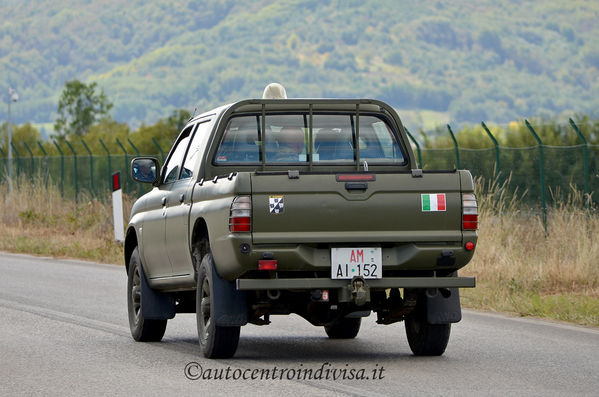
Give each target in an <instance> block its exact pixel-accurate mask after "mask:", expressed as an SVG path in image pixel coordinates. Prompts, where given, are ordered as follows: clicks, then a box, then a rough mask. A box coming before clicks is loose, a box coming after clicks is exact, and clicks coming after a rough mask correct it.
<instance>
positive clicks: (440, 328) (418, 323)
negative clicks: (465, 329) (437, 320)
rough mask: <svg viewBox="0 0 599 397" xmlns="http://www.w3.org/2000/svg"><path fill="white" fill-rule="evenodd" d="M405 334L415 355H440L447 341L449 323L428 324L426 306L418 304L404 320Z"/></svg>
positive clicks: (449, 328) (449, 329)
mask: <svg viewBox="0 0 599 397" xmlns="http://www.w3.org/2000/svg"><path fill="white" fill-rule="evenodd" d="M405 326H406V335H407V337H408V343H409V345H410V349H411V350H412V353H414V355H416V356H440V355H442V354H443V353H444V352H445V348H447V343H448V342H449V334H450V331H451V324H429V323H428V322H427V321H426V306H424V305H418V306H416V308H415V309H414V311H413V312H412V314H410V316H408V317H407V318H406V320H405Z"/></svg>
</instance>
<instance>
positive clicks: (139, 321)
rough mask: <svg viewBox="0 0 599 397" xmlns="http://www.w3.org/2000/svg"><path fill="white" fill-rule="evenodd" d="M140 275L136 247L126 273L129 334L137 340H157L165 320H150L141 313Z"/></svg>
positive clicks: (163, 329) (162, 332)
mask: <svg viewBox="0 0 599 397" xmlns="http://www.w3.org/2000/svg"><path fill="white" fill-rule="evenodd" d="M142 277H143V273H142V271H141V260H140V258H139V250H138V248H137V247H136V248H135V249H134V250H133V253H132V254H131V259H130V260H129V274H128V275H127V312H128V314H129V328H130V329H131V336H133V339H135V340H136V341H138V342H158V341H160V340H161V339H162V337H163V336H164V331H165V330H166V322H167V320H150V319H146V318H144V316H143V315H142V310H141V305H142V288H141V283H142Z"/></svg>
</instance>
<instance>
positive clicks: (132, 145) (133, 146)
mask: <svg viewBox="0 0 599 397" xmlns="http://www.w3.org/2000/svg"><path fill="white" fill-rule="evenodd" d="M127 141H128V142H129V145H131V147H132V148H133V150H135V155H136V156H137V157H139V150H137V148H136V147H135V145H134V144H133V142H131V139H129V138H127Z"/></svg>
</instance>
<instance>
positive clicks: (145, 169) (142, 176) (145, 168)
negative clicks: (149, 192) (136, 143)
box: [131, 157, 160, 184]
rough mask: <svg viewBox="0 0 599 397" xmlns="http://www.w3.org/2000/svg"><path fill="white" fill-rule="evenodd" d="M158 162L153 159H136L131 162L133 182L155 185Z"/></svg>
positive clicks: (157, 175) (157, 174) (158, 167)
mask: <svg viewBox="0 0 599 397" xmlns="http://www.w3.org/2000/svg"><path fill="white" fill-rule="evenodd" d="M159 169H160V166H159V164H158V160H156V159H155V158H153V157H137V158H134V159H133V160H132V161H131V177H132V178H133V180H134V181H137V182H141V183H151V184H155V183H156V182H158V178H159V177H160V175H159V172H158V170H159Z"/></svg>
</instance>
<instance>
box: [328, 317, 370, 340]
mask: <svg viewBox="0 0 599 397" xmlns="http://www.w3.org/2000/svg"><path fill="white" fill-rule="evenodd" d="M361 324H362V318H360V317H358V318H341V319H339V320H337V321H335V322H333V323H331V324H329V325H325V326H324V330H325V332H326V333H327V335H328V336H329V338H330V339H353V338H355V337H356V336H358V332H360V325H361Z"/></svg>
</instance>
